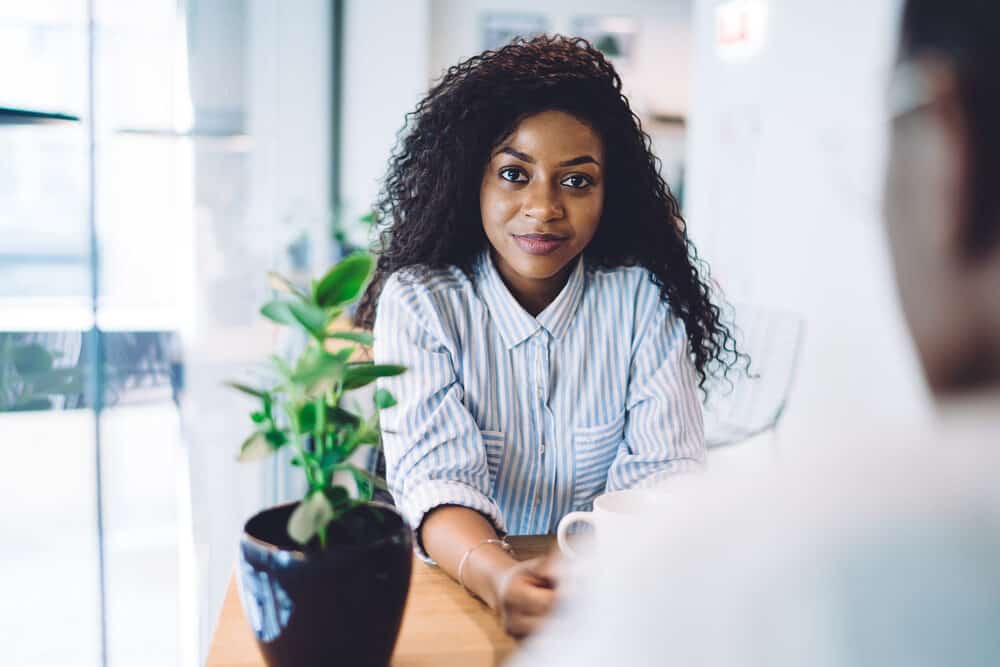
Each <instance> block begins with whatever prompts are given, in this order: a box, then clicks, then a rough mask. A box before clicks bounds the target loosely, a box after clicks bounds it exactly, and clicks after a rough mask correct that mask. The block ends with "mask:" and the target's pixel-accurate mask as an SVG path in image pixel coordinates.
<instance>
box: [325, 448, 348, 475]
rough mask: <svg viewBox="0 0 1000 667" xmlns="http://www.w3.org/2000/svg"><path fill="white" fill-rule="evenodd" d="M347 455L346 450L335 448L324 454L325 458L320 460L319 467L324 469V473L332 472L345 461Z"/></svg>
mask: <svg viewBox="0 0 1000 667" xmlns="http://www.w3.org/2000/svg"><path fill="white" fill-rule="evenodd" d="M344 458H345V455H344V450H342V449H341V448H339V447H334V448H332V449H328V450H326V452H324V454H323V458H322V459H320V462H319V466H320V468H322V469H323V472H327V473H328V472H330V471H331V470H333V467H334V466H335V465H337V464H338V463H342V462H343V461H344Z"/></svg>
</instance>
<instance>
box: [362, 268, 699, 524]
mask: <svg viewBox="0 0 1000 667" xmlns="http://www.w3.org/2000/svg"><path fill="white" fill-rule="evenodd" d="M473 274H474V275H473V278H472V279H471V280H470V279H469V277H468V276H466V275H465V273H464V272H462V271H461V270H460V269H458V268H457V267H452V268H449V269H444V270H430V271H427V272H425V273H418V272H416V271H414V270H413V269H404V270H403V271H401V272H397V273H396V274H394V275H392V276H390V278H389V279H388V280H387V281H386V284H385V286H384V288H383V291H382V294H381V297H380V298H379V302H378V311H377V316H376V320H375V331H374V334H375V347H374V355H375V361H376V363H393V364H403V365H405V366H407V367H408V369H409V370H408V371H407V372H406V373H404V374H403V375H400V376H397V377H393V378H383V379H381V380H380V381H379V386H381V387H384V388H385V389H388V390H389V391H391V392H392V393H393V394H394V395H395V397H396V399H397V400H398V401H399V403H398V405H396V406H394V407H392V408H389V409H387V410H384V411H383V412H382V429H383V447H384V449H385V457H386V472H387V478H388V483H389V488H390V490H391V491H392V494H393V496H394V497H395V499H396V502H397V504H398V506H399V508H400V509H401V511H402V513H403V515H404V516H405V517H406V519H407V520H408V521H409V523H410V525H412V526H413V527H414V528H417V527H419V525H420V522H421V521H422V520H423V517H424V516H425V515H426V514H427V512H429V511H430V510H432V509H434V508H435V507H438V506H440V505H461V506H464V507H469V508H472V509H475V510H478V511H479V512H481V513H482V514H484V515H485V516H486V517H488V518H489V519H490V520H491V521H492V522H493V523H494V525H495V526H496V528H497V530H498V531H500V532H501V533H502V532H508V533H510V534H541V533H550V532H553V531H554V530H555V527H556V526H557V524H558V523H559V519H560V518H562V517H563V516H564V515H565V514H567V513H569V512H571V511H573V510H583V509H589V508H590V506H591V503H592V502H593V499H594V497H595V496H597V495H599V494H601V493H604V492H605V490H607V491H614V490H618V489H624V488H629V487H635V486H646V485H654V484H656V483H658V482H660V481H662V479H663V478H664V477H666V476H668V475H671V474H673V473H676V472H686V471H690V470H692V469H699V468H701V467H702V465H703V463H704V460H705V445H704V437H703V423H702V413H701V401H700V392H699V390H698V386H697V375H696V373H695V369H694V365H693V363H692V362H691V359H690V356H689V354H688V343H687V337H686V334H685V329H684V324H683V322H682V321H681V320H680V319H678V318H677V317H675V316H674V315H673V314H672V313H671V311H670V308H669V306H668V305H667V304H666V303H665V302H664V301H663V300H662V299H661V298H660V290H659V288H658V287H657V286H656V285H655V284H654V283H653V282H652V279H651V274H650V273H649V272H648V271H647V270H646V269H644V268H640V267H627V268H626V267H623V268H616V269H610V270H605V269H598V268H593V267H588V266H586V265H585V263H584V260H583V259H582V258H581V259H580V260H579V261H578V262H577V263H576V266H575V268H574V269H573V271H572V273H571V275H570V277H569V280H568V281H567V283H566V285H565V287H563V289H562V291H561V292H560V294H559V296H558V297H556V299H555V300H554V301H553V302H552V303H551V304H549V306H548V307H547V308H546V309H545V310H544V311H542V312H541V313H539V314H538V315H537V316H536V317H532V316H531V315H530V314H528V312H527V311H525V310H524V309H523V308H522V307H521V306H520V305H519V304H518V302H517V301H516V299H515V298H514V297H513V295H511V293H510V292H509V291H508V289H507V287H506V285H505V284H504V282H503V280H502V279H501V277H500V275H499V273H497V270H496V268H495V267H494V265H493V262H492V261H491V259H490V257H489V254H488V253H486V252H484V253H483V254H482V255H481V256H480V257H479V259H478V260H477V262H476V264H475V268H474V271H473Z"/></svg>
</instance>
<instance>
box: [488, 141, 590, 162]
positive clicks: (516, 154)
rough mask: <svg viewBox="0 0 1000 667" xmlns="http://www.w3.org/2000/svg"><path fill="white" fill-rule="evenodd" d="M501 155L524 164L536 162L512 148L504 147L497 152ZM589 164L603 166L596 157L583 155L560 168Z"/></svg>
mask: <svg viewBox="0 0 1000 667" xmlns="http://www.w3.org/2000/svg"><path fill="white" fill-rule="evenodd" d="M500 153H506V154H507V155H512V156H513V157H516V158H517V159H518V160H521V161H522V162H528V163H531V164H534V163H535V162H536V160H535V158H533V157H531V156H530V155H528V154H527V153H522V152H521V151H519V150H517V149H514V148H511V147H510V146H504V147H503V148H501V149H500V150H498V151H497V152H496V155H499V154H500ZM587 163H593V164H596V165H597V166H598V167H599V166H601V163H600V162H598V161H597V160H595V159H594V157H593V156H591V155H581V156H579V157H575V158H573V159H572V160H565V161H564V162H560V163H559V166H560V167H572V166H575V165H578V164H587Z"/></svg>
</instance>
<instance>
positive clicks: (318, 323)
mask: <svg viewBox="0 0 1000 667" xmlns="http://www.w3.org/2000/svg"><path fill="white" fill-rule="evenodd" d="M288 310H289V312H291V314H292V317H293V318H294V319H295V321H296V322H297V323H298V324H299V325H300V326H302V328H303V329H305V330H306V332H307V333H309V334H310V335H312V337H313V338H319V339H323V338H324V337H325V336H326V327H327V323H328V322H329V320H328V319H327V316H326V313H324V312H323V309H322V308H317V307H316V306H314V305H312V304H308V303H290V304H288Z"/></svg>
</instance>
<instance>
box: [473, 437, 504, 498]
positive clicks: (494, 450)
mask: <svg viewBox="0 0 1000 667" xmlns="http://www.w3.org/2000/svg"><path fill="white" fill-rule="evenodd" d="M479 432H480V433H481V434H482V436H483V448H484V449H485V450H486V467H487V468H488V469H489V471H490V493H491V494H495V493H496V489H497V477H498V476H499V474H500V465H501V464H502V463H503V450H504V434H503V431H487V430H485V429H480V431H479Z"/></svg>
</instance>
